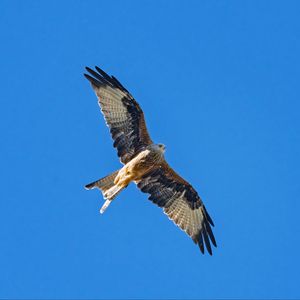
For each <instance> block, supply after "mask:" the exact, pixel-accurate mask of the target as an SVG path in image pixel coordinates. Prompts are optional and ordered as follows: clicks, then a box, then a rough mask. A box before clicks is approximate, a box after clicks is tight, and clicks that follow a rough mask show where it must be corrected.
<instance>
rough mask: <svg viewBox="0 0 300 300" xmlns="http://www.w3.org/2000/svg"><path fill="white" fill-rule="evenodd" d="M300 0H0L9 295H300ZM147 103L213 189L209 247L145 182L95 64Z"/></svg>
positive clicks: (181, 160) (4, 250)
mask: <svg viewBox="0 0 300 300" xmlns="http://www.w3.org/2000/svg"><path fill="white" fill-rule="evenodd" d="M299 12H300V2H299V1H187V2H185V3H184V2H183V1H156V2H155V1H64V2H61V1H19V2H18V1H1V2H0V38H1V47H0V53H1V75H0V76H1V104H2V109H1V112H0V114H1V117H0V125H1V126H0V128H1V148H0V152H1V171H0V176H1V190H0V198H1V201H0V214H1V217H0V228H1V229H0V238H1V247H0V269H1V272H0V297H1V298H3V297H5V298H11V297H12V298H212V297H213V298H270V297H272V298H299V297H300V287H299V267H300V260H299V253H300V241H299V236H300V234H299V233H300V230H299V229H300V227H299V211H300V204H299V201H300V195H299V194H300V181H299V178H300V157H299V154H300V139H299V137H300V120H299V119H300V118H299V111H300V88H299V75H300V59H299V53H300V20H299ZM94 65H99V66H100V67H101V68H103V69H104V70H106V71H107V72H108V73H109V74H113V75H115V76H116V77H117V78H118V79H119V80H120V81H121V82H122V83H123V85H125V86H126V87H127V89H129V90H130V92H131V93H132V94H133V95H134V96H135V98H136V99H137V101H138V102H139V103H140V105H141V106H142V108H143V110H144V112H145V115H146V121H147V124H148V127H149V130H150V133H151V135H152V137H153V139H154V140H155V141H156V142H162V143H164V144H166V145H167V153H166V157H167V160H168V161H169V163H170V164H171V165H172V166H173V167H174V168H175V169H176V170H177V171H178V172H179V173H180V174H181V175H182V176H183V177H185V178H186V179H187V180H188V181H190V182H191V183H192V184H193V186H194V187H195V188H196V189H197V190H198V192H199V194H200V195H201V196H202V198H203V200H204V202H205V205H206V207H207V210H208V211H209V213H210V215H211V216H212V218H213V220H214V222H215V225H216V226H215V228H214V232H215V236H216V239H217V242H218V248H217V249H215V251H214V255H213V256H212V257H210V256H209V255H204V256H203V255H202V254H201V253H200V251H199V249H198V248H197V247H196V246H195V245H194V244H193V243H192V241H191V240H190V239H189V238H188V237H187V236H186V235H185V234H184V233H183V232H182V231H180V230H179V229H178V228H176V227H175V226H174V225H173V223H172V222H170V221H169V220H168V218H167V217H166V216H165V215H164V214H163V213H162V211H161V210H160V209H159V208H158V207H156V206H155V205H153V204H152V203H151V202H150V201H148V200H147V195H145V194H142V193H141V192H140V191H139V190H138V189H136V187H135V186H134V185H132V186H130V187H129V188H128V189H126V190H125V191H124V192H123V193H122V194H121V195H120V196H119V197H118V198H117V199H116V200H115V202H114V203H113V204H112V205H111V206H110V207H109V209H108V210H107V211H106V212H105V214H104V215H100V214H99V208H100V206H101V205H102V203H103V199H102V196H101V194H100V193H99V192H98V191H89V192H88V191H86V190H84V188H83V186H84V185H85V184H87V183H89V182H91V181H93V180H95V179H98V178H100V177H102V176H104V175H106V174H108V173H109V172H111V171H113V170H115V169H117V168H118V167H119V166H120V164H119V161H118V158H117V155H116V152H115V150H114V149H113V147H112V141H111V138H110V135H109V132H108V129H107V128H106V126H105V123H104V120H103V118H102V116H101V114H100V111H99V109H98V105H97V100H96V97H95V95H94V93H93V91H92V89H91V87H90V85H89V83H88V82H87V80H86V79H85V78H84V77H83V76H82V74H83V72H84V67H85V66H90V67H93V66H94Z"/></svg>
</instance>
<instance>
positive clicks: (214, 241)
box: [203, 222, 217, 247]
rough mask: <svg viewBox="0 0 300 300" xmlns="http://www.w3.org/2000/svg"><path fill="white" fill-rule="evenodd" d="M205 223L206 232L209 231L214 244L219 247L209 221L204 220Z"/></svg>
mask: <svg viewBox="0 0 300 300" xmlns="http://www.w3.org/2000/svg"><path fill="white" fill-rule="evenodd" d="M203 225H204V230H206V232H207V233H208V236H209V238H210V240H211V242H212V244H213V245H214V246H215V247H217V242H216V239H215V237H214V234H213V232H212V230H211V228H210V225H209V223H206V222H204V224H203Z"/></svg>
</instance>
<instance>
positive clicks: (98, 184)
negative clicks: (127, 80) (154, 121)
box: [84, 67, 217, 255]
mask: <svg viewBox="0 0 300 300" xmlns="http://www.w3.org/2000/svg"><path fill="white" fill-rule="evenodd" d="M86 70H87V72H88V73H89V74H84V76H85V77H86V78H87V79H88V80H89V82H90V83H91V85H92V88H93V89H94V91H95V93H96V95H97V97H98V103H99V106H100V109H101V111H102V113H103V115H104V118H105V121H106V124H107V126H108V127H109V129H110V133H111V136H112V138H113V140H114V143H113V146H114V147H115V148H116V149H117V152H118V156H119V158H120V161H121V163H122V164H123V167H122V168H120V169H119V170H117V171H115V172H113V173H112V174H110V175H108V176H106V177H104V178H102V179H99V180H97V181H94V182H92V183H90V184H88V185H86V186H85V188H86V189H88V190H90V189H93V188H98V189H99V190H101V192H102V194H103V197H104V199H105V200H106V201H105V203H104V204H103V206H102V208H101V210H100V212H101V213H103V212H104V211H105V210H106V209H107V207H108V206H109V204H110V203H111V202H112V200H113V199H114V198H115V197H116V196H117V195H118V194H119V193H120V192H121V191H122V190H123V189H124V188H126V187H127V186H128V185H129V184H130V182H134V183H135V184H136V185H137V187H138V188H139V189H140V190H141V191H142V192H144V193H147V194H150V197H149V200H151V201H152V202H153V203H155V204H156V205H158V206H159V207H162V208H163V211H164V213H165V214H167V216H168V217H169V219H171V220H173V222H174V223H175V224H176V225H177V226H178V227H180V228H181V229H182V230H183V231H185V232H186V233H187V234H188V235H189V236H190V237H191V238H192V240H193V241H194V242H195V243H196V244H198V246H199V248H200V250H201V252H202V253H204V248H205V247H206V249H207V251H208V253H209V254H210V255H212V249H211V243H212V244H213V245H214V246H215V247H217V244H216V240H215V238H214V234H213V232H212V229H211V226H214V223H213V221H212V219H211V217H210V216H209V214H208V212H207V211H206V208H205V206H204V204H203V202H202V200H201V198H200V197H199V195H198V193H197V192H196V190H195V189H194V188H193V187H192V186H191V185H190V184H189V183H188V182H187V181H185V180H184V179H183V178H182V177H181V176H179V175H178V174H177V173H176V172H175V171H174V170H173V169H172V168H171V167H170V166H169V164H168V163H167V162H166V160H165V158H164V152H165V149H166V147H165V146H164V145H163V144H155V143H153V141H152V140H151V138H150V135H149V133H148V131H147V128H146V123H145V118H144V113H143V111H142V109H141V107H140V106H139V104H138V103H137V102H136V101H135V99H134V98H133V96H132V95H131V94H130V93H129V92H128V91H127V90H126V88H124V86H123V85H122V84H121V83H120V82H119V81H118V80H117V78H115V77H114V76H109V75H108V74H106V73H105V72H104V71H103V70H101V69H100V68H99V67H95V70H92V69H90V68H88V67H86ZM204 245H205V247H204Z"/></svg>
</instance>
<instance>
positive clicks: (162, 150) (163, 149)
mask: <svg viewBox="0 0 300 300" xmlns="http://www.w3.org/2000/svg"><path fill="white" fill-rule="evenodd" d="M157 146H158V148H159V150H160V151H161V152H163V153H164V152H165V151H166V146H165V145H164V144H157Z"/></svg>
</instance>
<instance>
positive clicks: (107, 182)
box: [85, 170, 126, 214]
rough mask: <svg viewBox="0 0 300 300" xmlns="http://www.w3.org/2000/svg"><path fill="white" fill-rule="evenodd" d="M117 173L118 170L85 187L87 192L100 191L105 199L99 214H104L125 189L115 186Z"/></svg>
mask: <svg viewBox="0 0 300 300" xmlns="http://www.w3.org/2000/svg"><path fill="white" fill-rule="evenodd" d="M118 173H119V170H118V171H115V172H113V173H112V174H110V175H108V176H106V177H103V178H101V179H99V180H97V181H94V182H92V183H89V184H87V185H86V186H85V188H86V189H87V190H91V189H94V188H98V189H99V190H101V192H102V194H103V197H104V199H106V201H105V202H104V204H103V206H102V207H101V209H100V213H101V214H102V213H104V211H105V210H106V208H107V207H108V206H109V204H110V203H111V201H112V200H113V199H114V198H115V197H116V196H117V195H118V194H119V193H120V192H121V191H122V190H123V189H124V188H125V187H126V186H119V185H115V183H114V180H115V178H116V176H117V175H118Z"/></svg>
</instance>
